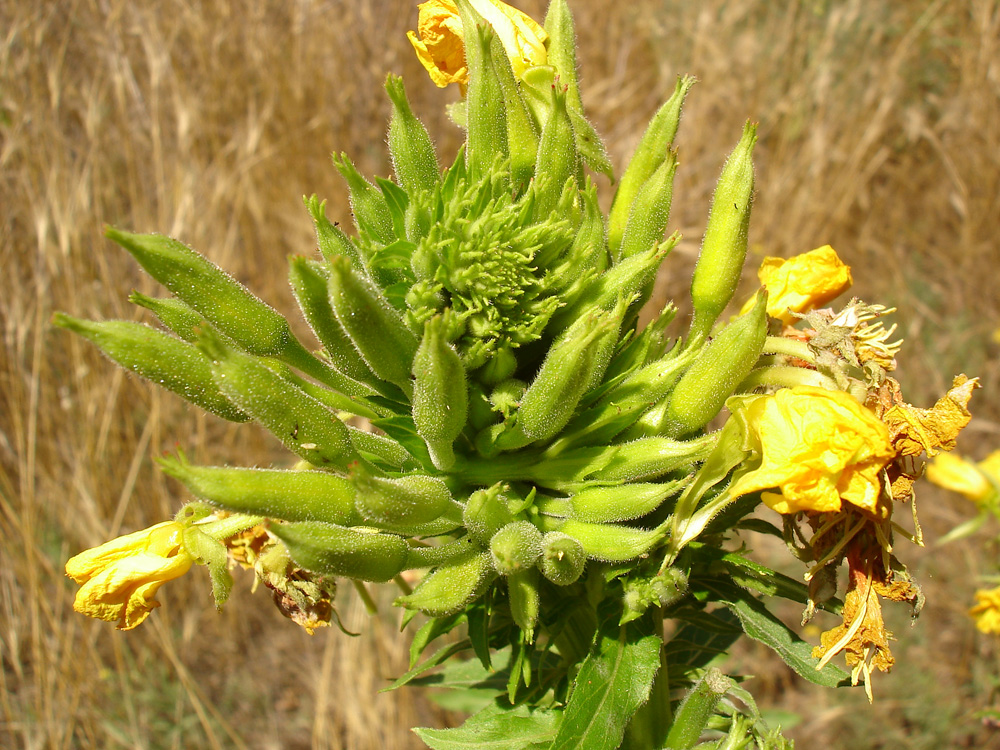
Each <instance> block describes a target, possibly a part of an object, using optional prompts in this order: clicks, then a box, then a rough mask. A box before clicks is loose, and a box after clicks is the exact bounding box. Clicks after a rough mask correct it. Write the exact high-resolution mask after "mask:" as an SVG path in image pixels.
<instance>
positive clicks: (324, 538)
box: [268, 521, 409, 583]
mask: <svg viewBox="0 0 1000 750" xmlns="http://www.w3.org/2000/svg"><path fill="white" fill-rule="evenodd" d="M268 530H269V531H270V532H271V533H272V534H274V536H276V537H278V539H280V540H281V541H282V542H283V543H284V545H285V547H287V548H288V554H289V555H290V556H291V558H292V560H293V561H294V562H295V564H296V565H298V566H299V567H300V568H303V569H304V570H308V571H309V572H310V573H316V574H318V575H327V576H344V577H345V578H354V579H355V580H358V581H372V582H373V583H385V582H386V581H391V580H392V579H393V578H395V577H396V576H397V575H399V574H400V573H401V572H402V571H403V570H404V568H405V566H406V558H407V553H408V550H409V545H407V543H406V540H405V539H403V538H402V537H400V536H396V535H395V534H383V533H381V532H376V531H367V530H363V529H345V528H343V527H342V526H334V525H333V524H327V523H315V522H310V521H303V522H301V523H272V524H270V525H269V526H268Z"/></svg>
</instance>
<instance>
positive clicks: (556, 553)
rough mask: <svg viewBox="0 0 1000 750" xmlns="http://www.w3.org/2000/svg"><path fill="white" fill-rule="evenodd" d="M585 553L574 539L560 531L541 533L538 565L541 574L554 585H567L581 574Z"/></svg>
mask: <svg viewBox="0 0 1000 750" xmlns="http://www.w3.org/2000/svg"><path fill="white" fill-rule="evenodd" d="M586 564H587V553H586V551H584V549H583V545H582V544H580V542H578V541H577V540H576V539H574V538H573V537H571V536H569V535H568V534H564V533H563V532H561V531H549V532H547V533H546V534H543V535H542V557H541V559H540V560H539V563H538V566H539V568H541V571H542V575H543V576H545V577H546V578H548V579H549V580H550V581H552V583H554V584H555V585H556V586H569V585H570V584H571V583H573V582H575V581H577V580H578V579H579V578H580V576H581V575H583V568H584V566H585V565H586Z"/></svg>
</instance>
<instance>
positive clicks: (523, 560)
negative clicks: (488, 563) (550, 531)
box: [490, 521, 542, 576]
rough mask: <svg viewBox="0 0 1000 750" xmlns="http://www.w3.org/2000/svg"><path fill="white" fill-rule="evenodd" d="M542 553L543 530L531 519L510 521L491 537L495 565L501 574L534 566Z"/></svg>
mask: <svg viewBox="0 0 1000 750" xmlns="http://www.w3.org/2000/svg"><path fill="white" fill-rule="evenodd" d="M541 554H542V532H540V531H539V530H538V529H536V528H535V527H534V525H532V523H531V522H530V521H514V523H509V524H507V525H506V526H504V527H503V528H502V529H500V531H498V532H497V533H496V534H494V535H493V538H492V539H490V555H491V556H492V557H493V566H494V567H495V568H496V570H497V572H498V573H500V575H505V576H509V575H512V574H514V573H517V572H519V571H522V570H527V569H528V568H533V567H534V566H535V563H537V562H538V558H539V556H540V555H541Z"/></svg>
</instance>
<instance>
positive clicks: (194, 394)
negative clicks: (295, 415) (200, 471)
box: [52, 313, 250, 422]
mask: <svg viewBox="0 0 1000 750" xmlns="http://www.w3.org/2000/svg"><path fill="white" fill-rule="evenodd" d="M52 322H53V323H54V324H55V325H57V326H59V327H60V328H66V329H68V330H70V331H73V332H74V333H78V334H80V335H81V336H83V337H85V338H87V339H90V341H92V342H94V343H95V344H96V345H97V346H98V347H100V349H101V351H103V352H104V353H105V354H107V355H108V356H109V357H110V358H111V359H112V360H114V361H115V362H117V363H118V364H119V365H121V366H122V367H124V368H125V369H126V370H131V371H132V372H135V373H138V374H139V375H141V376H142V377H144V378H146V379H147V380H151V381H152V382H154V383H156V384H158V385H161V386H163V387H164V388H166V389H167V390H169V391H173V392H174V393H176V394H178V395H180V396H183V397H184V398H186V399H187V400H188V401H190V402H191V403H192V404H195V405H196V406H200V407H201V408H202V409H204V410H205V411H208V412H211V413H212V414H215V415H216V416H219V417H222V418H223V419H227V420H229V421H230V422H246V421H247V420H248V419H250V416H249V415H248V414H247V413H246V412H245V411H243V410H242V409H240V407H239V406H237V405H236V404H235V403H234V402H233V401H232V400H230V399H229V398H228V397H227V396H226V395H225V394H224V393H223V391H222V390H220V389H219V386H218V385H217V384H216V382H215V379H214V378H213V376H212V363H211V362H209V360H208V358H207V357H206V356H205V355H204V354H202V353H201V352H200V351H199V350H198V348H197V347H195V346H192V345H191V344H188V343H186V342H184V341H181V340H180V339H175V338H174V337H173V336H170V335H169V334H166V333H163V332H162V331H157V330H156V329H155V328H150V327H149V326H146V325H143V324H141V323H132V322H129V321H125V320H107V321H102V322H92V321H89V320H80V319H79V318H73V317H71V316H69V315H65V314H63V313H56V314H55V315H54V316H53V318H52Z"/></svg>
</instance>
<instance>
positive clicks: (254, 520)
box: [197, 514, 265, 542]
mask: <svg viewBox="0 0 1000 750" xmlns="http://www.w3.org/2000/svg"><path fill="white" fill-rule="evenodd" d="M264 520H265V518H264V516H244V515H239V514H237V515H232V516H227V517H226V518H220V519H219V520H217V521H210V522H208V523H199V524H197V526H198V529H199V530H201V531H204V532H205V533H206V534H208V535H209V536H210V537H212V538H213V539H215V540H217V541H220V542H221V541H223V540H225V539H229V538H230V537H234V536H236V535H237V534H239V533H241V532H244V531H246V530H247V529H249V528H252V527H254V526H256V525H257V524H259V523H261V522H262V521H264Z"/></svg>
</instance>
